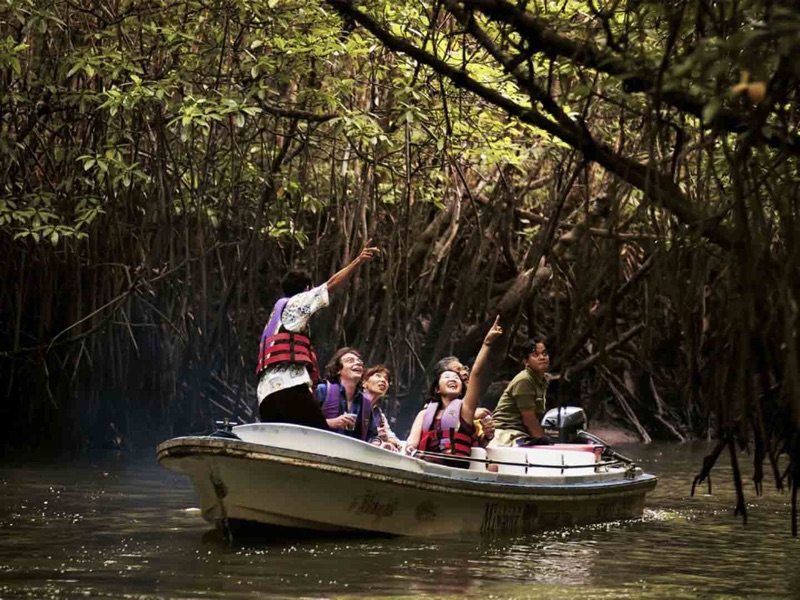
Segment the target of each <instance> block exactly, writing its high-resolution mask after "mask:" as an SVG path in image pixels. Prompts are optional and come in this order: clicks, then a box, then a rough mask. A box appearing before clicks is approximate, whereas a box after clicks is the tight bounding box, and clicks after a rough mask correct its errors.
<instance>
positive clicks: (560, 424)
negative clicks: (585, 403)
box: [542, 406, 586, 444]
mask: <svg viewBox="0 0 800 600" xmlns="http://www.w3.org/2000/svg"><path fill="white" fill-rule="evenodd" d="M542 429H544V433H545V435H546V436H547V437H549V438H550V439H551V440H553V441H555V442H561V443H565V444H570V443H575V442H577V441H579V440H578V437H577V433H578V431H580V430H581V429H586V413H585V412H583V409H582V408H581V407H580V406H562V407H561V408H552V409H550V410H548V411H547V412H546V413H545V415H544V417H542Z"/></svg>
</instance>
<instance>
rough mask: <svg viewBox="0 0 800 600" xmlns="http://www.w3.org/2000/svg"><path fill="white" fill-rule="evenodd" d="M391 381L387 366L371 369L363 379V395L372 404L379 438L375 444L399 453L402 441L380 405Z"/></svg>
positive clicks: (374, 441)
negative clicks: (390, 425)
mask: <svg viewBox="0 0 800 600" xmlns="http://www.w3.org/2000/svg"><path fill="white" fill-rule="evenodd" d="M391 380H392V374H391V372H390V371H389V368H388V367H386V366H385V365H375V366H374V367H370V368H369V369H367V370H366V371H364V375H363V376H362V377H361V387H362V391H361V393H362V394H363V395H364V397H365V398H367V399H369V401H370V402H371V403H372V419H373V423H374V426H375V427H376V428H377V431H378V437H377V439H375V440H373V443H374V444H375V445H377V446H381V447H382V448H385V449H386V450H392V451H393V452H397V451H398V450H400V446H401V443H400V440H399V439H397V436H396V435H395V434H394V432H393V431H392V428H391V427H389V421H388V419H387V418H386V415H385V414H383V410H382V409H381V407H380V405H379V402H380V400H381V399H383V398H385V397H386V392H388V391H389V385H390V384H391Z"/></svg>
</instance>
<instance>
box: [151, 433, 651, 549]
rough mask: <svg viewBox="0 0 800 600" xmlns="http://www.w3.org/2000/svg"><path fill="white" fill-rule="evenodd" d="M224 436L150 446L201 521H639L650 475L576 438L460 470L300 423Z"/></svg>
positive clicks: (426, 524) (371, 528)
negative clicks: (193, 494)
mask: <svg viewBox="0 0 800 600" xmlns="http://www.w3.org/2000/svg"><path fill="white" fill-rule="evenodd" d="M231 433H232V435H231V434H227V436H226V437H218V436H215V435H211V436H191V437H179V438H175V439H172V440H168V441H166V442H163V443H162V444H160V445H159V446H158V449H157V454H158V461H159V462H160V463H161V465H163V466H164V467H166V468H167V469H169V470H170V471H173V472H175V473H180V474H183V475H186V476H188V477H189V478H190V479H191V481H192V483H193V485H194V487H195V489H196V491H197V494H198V495H199V498H200V504H201V510H202V515H203V517H204V518H205V519H206V520H207V521H209V522H212V523H216V524H218V525H222V526H223V527H225V526H227V525H229V524H238V525H243V524H244V525H245V526H246V525H247V522H255V523H260V524H265V525H276V526H284V527H293V528H303V529H312V530H322V531H350V532H353V531H362V532H376V533H384V534H396V535H435V534H451V533H461V532H483V531H515V532H527V531H539V530H543V529H550V528H556V527H563V526H572V525H580V524H586V523H595V522H602V521H614V520H622V519H634V518H637V517H641V515H642V512H643V509H644V501H645V495H646V494H647V493H648V492H649V491H651V490H652V489H653V488H654V487H655V486H656V482H657V479H656V477H655V476H653V475H648V474H645V473H643V472H642V470H641V469H640V468H639V467H637V466H635V465H634V464H633V463H632V462H630V461H628V460H627V459H621V457H619V455H616V454H614V453H609V452H607V451H606V452H605V453H603V454H602V455H601V454H600V452H601V450H602V447H594V446H591V445H587V444H556V445H554V446H537V447H533V448H489V449H483V448H473V450H472V456H471V458H470V459H469V460H468V462H469V468H456V467H453V466H447V465H444V464H436V463H433V462H428V461H426V460H422V459H421V458H420V457H419V455H416V456H406V455H403V454H399V453H395V452H390V451H388V450H384V449H382V448H379V447H377V446H374V445H372V444H368V443H365V442H362V441H359V440H355V439H352V438H349V437H346V436H343V435H339V434H336V433H332V432H327V431H321V430H318V429H312V428H308V427H303V426H300V425H289V424H281V423H255V424H249V425H239V426H236V427H233V428H232V430H231ZM223 435H225V434H223ZM615 456H616V457H619V458H615ZM492 465H496V467H495V466H492ZM490 469H496V471H495V470H490Z"/></svg>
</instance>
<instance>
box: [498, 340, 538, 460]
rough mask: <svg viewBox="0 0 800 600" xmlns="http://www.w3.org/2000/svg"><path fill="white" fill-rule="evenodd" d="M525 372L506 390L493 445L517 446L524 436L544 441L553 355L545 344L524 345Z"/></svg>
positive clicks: (499, 406) (513, 380)
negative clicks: (543, 420) (548, 373)
mask: <svg viewBox="0 0 800 600" xmlns="http://www.w3.org/2000/svg"><path fill="white" fill-rule="evenodd" d="M523 351H524V352H525V359H524V361H523V364H524V365H525V369H524V370H522V371H520V372H519V373H517V375H516V376H515V377H514V379H512V380H511V382H510V383H509V384H508V386H507V387H506V389H505V391H504V392H503V395H502V396H500V400H499V401H498V403H497V408H496V409H495V410H494V423H495V427H496V430H495V435H494V439H493V440H492V442H491V444H490V446H493V447H494V446H513V445H514V441H515V440H517V439H518V438H522V437H532V438H544V437H545V433H544V431H543V430H542V426H541V419H542V416H543V415H544V412H545V402H546V399H545V398H546V392H547V379H545V373H546V372H547V369H548V368H549V367H550V356H549V355H548V354H547V348H546V346H545V344H544V342H543V341H541V340H532V341H530V342H527V343H526V344H525V346H523Z"/></svg>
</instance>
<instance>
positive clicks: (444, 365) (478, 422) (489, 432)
mask: <svg viewBox="0 0 800 600" xmlns="http://www.w3.org/2000/svg"><path fill="white" fill-rule="evenodd" d="M433 371H434V373H442V372H444V371H454V372H456V373H458V376H459V377H460V378H461V382H462V383H463V384H464V387H463V389H462V390H461V395H462V396H464V395H466V393H467V383H469V367H468V366H466V365H465V364H464V363H462V362H461V359H459V358H458V357H457V356H445V357H444V358H443V359H441V360H440V361H439V362H437V363H436V366H435V367H434V368H433ZM426 402H428V400H426ZM475 428H476V443H477V445H478V446H481V447H483V448H485V447H486V446H487V445H488V444H489V442H491V441H492V439H493V438H494V431H495V426H494V417H493V416H492V411H490V410H489V409H488V408H478V409H477V410H476V411H475Z"/></svg>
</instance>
